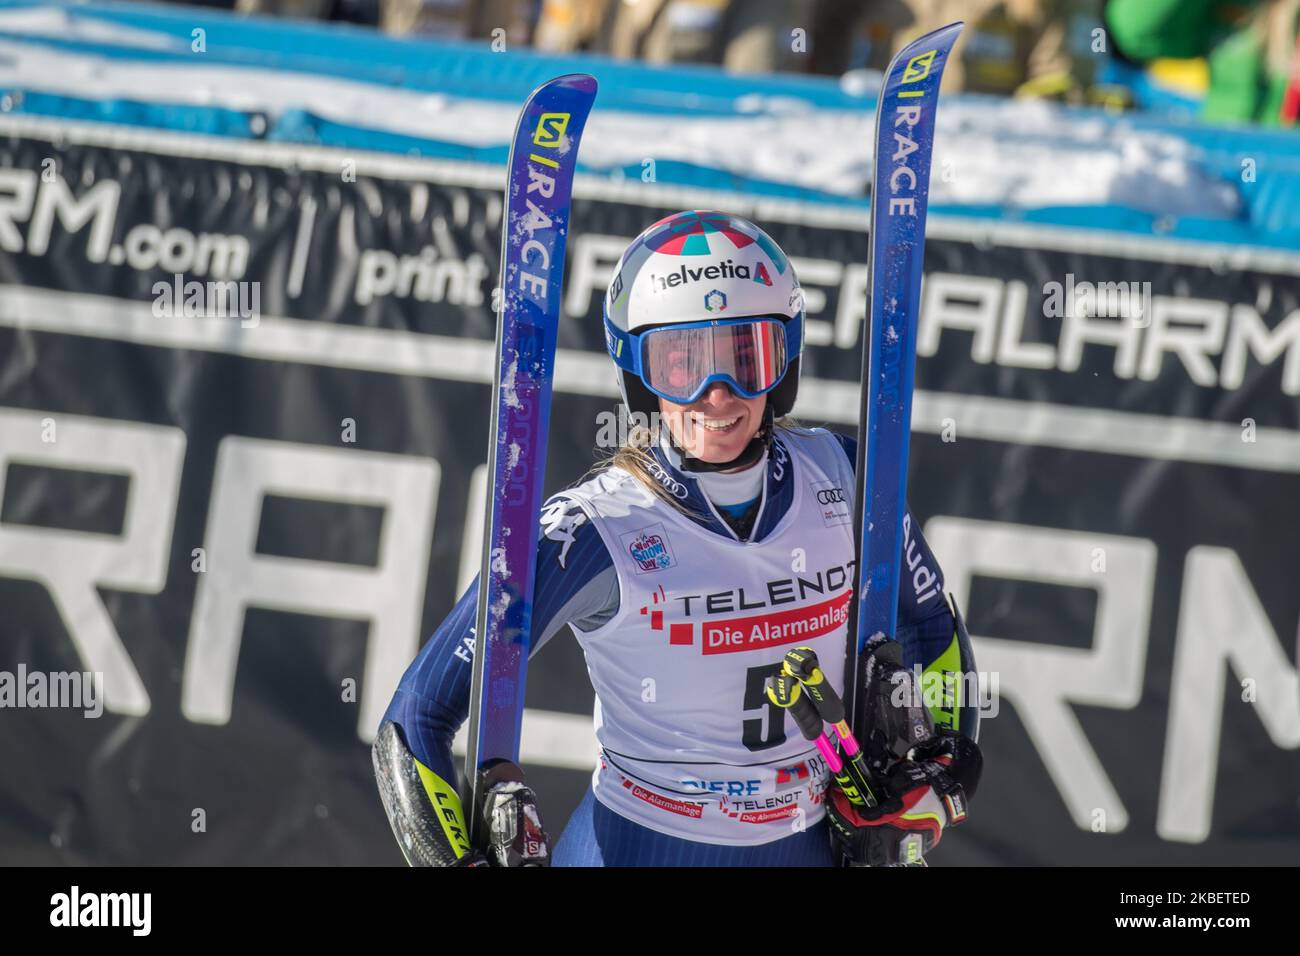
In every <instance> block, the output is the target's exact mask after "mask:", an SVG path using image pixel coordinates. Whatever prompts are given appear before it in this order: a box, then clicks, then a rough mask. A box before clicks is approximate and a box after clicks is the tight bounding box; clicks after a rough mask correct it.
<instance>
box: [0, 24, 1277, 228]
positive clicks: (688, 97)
mask: <svg viewBox="0 0 1300 956" xmlns="http://www.w3.org/2000/svg"><path fill="white" fill-rule="evenodd" d="M40 11H45V12H46V13H47V14H48V13H49V12H51V11H53V12H55V13H57V14H58V15H61V16H66V17H67V19H68V24H69V28H68V29H64V30H59V31H49V30H39V29H30V28H23V26H22V24H19V23H15V22H13V19H12V18H13V17H22V16H23V15H24V14H29V15H33V16H37V15H39V14H40ZM6 17H9V18H10V19H9V20H8V21H6ZM196 30H197V31H201V36H202V41H203V42H202V49H201V50H195V49H194V40H195V36H196V33H195V31H196ZM0 44H3V45H9V44H35V45H43V46H45V47H48V48H50V49H52V50H58V51H63V52H66V53H79V54H85V55H87V56H93V57H98V58H103V59H107V60H111V61H113V62H118V63H131V64H139V65H146V66H147V65H148V64H150V63H167V64H169V65H174V64H176V63H191V64H194V65H195V66H196V67H198V66H205V67H211V66H216V65H221V66H227V67H231V66H234V67H242V68H256V69H260V70H274V71H283V72H284V73H286V74H299V75H306V76H318V77H332V78H336V79H341V80H348V81H352V82H359V83H366V84H375V85H376V86H377V87H381V88H386V89H389V90H408V91H418V92H428V93H439V94H444V95H447V96H452V97H464V98H469V99H480V100H484V101H493V102H496V103H501V102H520V101H522V99H523V98H524V97H525V96H526V95H527V93H528V92H529V91H530V90H531V89H532V88H534V87H535V86H537V85H538V84H539V83H541V82H542V81H544V80H546V79H548V78H550V77H552V76H556V75H558V74H561V73H567V72H575V71H582V72H590V73H593V74H595V75H596V77H597V79H598V80H599V81H600V85H601V90H600V97H599V99H598V101H597V107H596V108H597V110H602V109H603V110H620V111H625V112H629V113H636V112H642V113H647V114H658V115H660V116H662V115H664V114H669V115H674V116H683V117H694V118H701V117H724V118H725V117H737V116H746V115H753V110H754V109H755V107H754V105H753V104H754V103H755V102H756V98H757V101H758V102H760V106H759V107H758V109H760V110H761V109H765V108H768V107H766V106H764V105H761V104H772V103H776V104H784V108H786V109H789V108H791V106H792V104H793V105H794V108H797V109H807V110H862V111H870V110H872V109H874V105H875V103H874V95H873V94H861V95H855V94H853V93H851V92H848V91H846V90H845V89H843V88H842V87H841V85H840V83H839V82H838V81H837V80H835V79H831V78H825V77H813V76H799V75H792V74H780V75H765V76H752V75H734V74H728V73H726V72H724V71H722V70H719V69H716V68H713V67H706V66H672V67H654V66H647V65H644V64H640V63H634V62H627V61H617V60H612V59H609V58H606V57H599V56H591V55H583V56H551V55H546V54H541V53H537V52H534V51H530V50H526V49H519V50H513V49H512V50H511V51H510V52H509V54H508V55H502V54H500V53H497V52H493V51H492V50H491V49H490V48H489V46H488V44H487V43H486V42H478V43H476V42H447V41H438V40H432V39H423V38H421V39H404V38H394V37H389V36H386V35H384V34H381V33H378V32H376V31H374V30H371V29H367V28H360V27H351V26H345V25H333V24H322V23H312V22H306V21H297V20H280V19H269V18H261V17H248V16H240V15H235V14H229V13H224V12H218V11H213V10H211V9H208V8H201V7H180V6H150V5H141V4H129V3H94V4H85V3H55V4H33V3H22V2H11V0H0ZM7 75H8V76H9V81H8V84H7V86H6V88H5V89H3V90H2V91H0V93H3V94H4V95H5V101H4V102H5V104H6V106H7V107H8V108H9V110H10V112H11V113H14V114H19V115H22V114H26V115H40V116H58V117H66V118H69V119H76V120H83V121H99V122H107V123H116V124H128V125H132V126H140V127H154V128H165V129H170V130H184V131H190V132H198V133H204V134H208V135H218V136H228V137H239V138H248V139H269V140H275V141H279V142H294V143H304V144H313V145H328V146H334V147H342V148H351V149H363V150H378V151H383V152H393V153H400V154H405V155H413V154H414V155H422V156H429V157H440V158H451V159H458V160H468V161H477V162H488V163H501V162H504V160H505V155H506V144H505V142H502V143H501V144H499V145H486V146H476V145H472V144H466V143H463V142H460V143H458V142H450V141H447V140H445V139H444V140H440V139H439V138H438V137H437V135H436V131H434V130H431V131H430V134H429V135H428V136H427V137H423V136H419V137H416V136H411V135H409V133H398V132H394V131H391V130H384V129H376V128H373V125H372V126H368V125H367V123H366V117H364V116H358V117H357V118H356V121H355V123H341V122H339V121H338V119H337V118H332V119H326V118H324V117H321V116H318V115H314V114H313V113H312V112H311V111H310V110H307V109H293V108H288V109H282V110H280V111H279V112H277V114H276V115H274V116H267V115H266V114H265V113H261V112H256V111H243V110H240V109H237V108H232V107H230V106H228V105H225V106H223V105H216V104H214V105H193V104H191V103H181V102H169V101H168V97H167V91H166V90H165V89H160V90H158V91H157V94H156V96H152V97H151V98H150V99H149V101H147V102H141V101H135V100H131V101H126V100H123V99H107V100H106V99H103V98H102V97H101V96H97V95H96V94H95V91H94V90H93V89H87V91H86V94H85V95H84V96H82V95H79V94H77V95H74V94H73V93H71V92H70V91H68V90H67V89H64V90H62V91H60V92H57V93H56V92H51V91H50V90H49V87H48V84H46V83H44V82H43V80H42V78H41V77H39V76H34V77H31V78H30V80H29V79H28V78H27V77H25V76H21V75H20V76H17V77H16V78H15V77H14V75H13V73H12V71H11V72H10V73H9V74H7ZM1060 109H1061V110H1062V115H1063V116H1065V117H1066V118H1071V117H1077V118H1078V119H1079V120H1081V121H1088V122H1099V121H1100V122H1103V123H1109V124H1113V125H1114V126H1115V127H1116V134H1115V135H1116V136H1117V137H1120V136H1124V135H1132V132H1133V131H1139V132H1146V133H1153V134H1161V135H1165V136H1169V137H1176V138H1178V139H1179V140H1181V141H1182V142H1184V143H1186V144H1187V145H1188V146H1189V147H1190V150H1189V156H1191V157H1192V162H1194V163H1195V165H1196V166H1197V168H1198V170H1199V172H1200V173H1201V174H1202V175H1203V177H1206V178H1208V179H1210V180H1213V181H1216V182H1220V183H1224V184H1227V185H1228V186H1230V187H1231V188H1232V189H1233V190H1235V192H1236V194H1237V195H1238V197H1239V200H1240V211H1239V213H1238V215H1237V216H1236V218H1234V219H1230V220H1224V219H1222V218H1216V219H1209V218H1206V219H1198V218H1193V217H1187V216H1184V217H1181V218H1179V217H1175V216H1171V215H1162V214H1161V213H1159V212H1158V211H1155V212H1153V211H1152V210H1150V209H1146V210H1137V209H1133V208H1128V207H1125V206H1123V205H1116V204H1110V205H1087V206H1052V207H1048V208H1023V207H1010V206H990V205H979V206H970V205H959V204H934V205H932V207H931V209H932V212H933V213H935V214H941V215H949V216H969V217H976V218H985V219H987V218H993V219H1012V220H1016V221H1021V222H1030V223H1043V224H1051V225H1057V226H1068V227H1079V228H1084V229H1105V230H1109V231H1125V232H1130V233H1135V234H1139V235H1154V236H1160V237H1163V238H1185V239H1189V240H1208V241H1214V242H1220V243H1225V242H1226V243H1236V244H1247V245H1255V246H1265V247H1273V248H1287V249H1296V248H1300V134H1297V133H1296V132H1289V131H1281V130H1266V129H1260V128H1256V127H1241V128H1230V127H1223V126H1212V125H1208V124H1204V123H1199V122H1195V121H1186V122H1179V121H1172V120H1169V119H1167V118H1159V117H1154V116H1143V115H1140V114H1126V115H1124V116H1122V117H1116V116H1111V115H1109V114H1106V113H1104V112H1101V111H1098V110H1090V109H1078V108H1069V107H1061V108H1060ZM1009 132H1014V131H1009ZM1063 148H1065V147H1063ZM1246 166H1248V167H1249V168H1250V169H1251V171H1252V173H1251V175H1249V176H1243V168H1244V167H1246ZM580 168H581V169H582V171H583V172H587V173H592V174H598V175H608V176H616V177H617V176H624V177H638V176H639V175H640V172H641V170H640V168H639V167H631V166H630V167H626V168H623V169H620V170H611V169H600V170H593V169H590V168H586V167H580ZM656 177H657V181H658V182H659V183H661V184H673V185H683V186H699V187H705V188H712V189H718V188H721V189H735V190H742V191H744V192H745V193H747V194H750V195H754V194H762V195H772V196H780V197H786V198H802V199H809V200H815V201H821V202H828V203H834V204H838V205H850V206H852V205H865V204H866V199H865V197H846V196H843V195H837V194H835V193H834V192H831V191H827V192H820V191H818V190H815V189H810V188H808V187H807V186H798V185H794V184H791V183H786V182H780V181H775V180H772V179H770V178H768V179H764V178H761V177H758V176H747V175H742V174H737V173H736V172H735V170H723V169H711V168H708V167H707V166H702V165H698V164H693V163H687V162H672V163H669V162H662V163H660V164H659V165H658V168H657V170H656Z"/></svg>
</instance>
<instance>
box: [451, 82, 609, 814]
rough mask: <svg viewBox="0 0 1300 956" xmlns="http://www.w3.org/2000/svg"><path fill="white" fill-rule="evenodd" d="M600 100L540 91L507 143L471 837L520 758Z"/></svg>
mask: <svg viewBox="0 0 1300 956" xmlns="http://www.w3.org/2000/svg"><path fill="white" fill-rule="evenodd" d="M595 98H596V80H595V78H593V77H591V76H588V75H587V74H585V73H573V74H569V75H567V76H561V77H557V78H556V79H554V80H551V81H550V82H548V83H544V84H543V85H542V86H539V87H538V88H537V89H536V90H534V91H533V93H532V95H531V96H529V98H528V101H527V102H526V103H524V107H523V110H522V111H521V112H520V114H519V124H518V126H516V128H515V136H514V140H513V142H512V144H511V147H510V160H509V166H508V169H509V174H508V175H509V178H508V179H507V181H506V193H505V204H504V210H503V217H502V220H503V221H502V233H501V269H500V272H499V273H498V275H499V280H498V281H499V282H500V287H501V295H500V300H499V302H500V306H499V307H500V312H501V314H500V320H499V322H498V324H497V334H496V353H497V374H496V379H495V381H494V382H493V385H492V430H491V432H490V437H489V440H488V474H489V475H490V476H491V478H492V484H491V486H490V490H489V493H488V501H487V507H486V516H485V522H484V533H483V560H482V565H481V569H480V573H479V592H478V613H477V618H476V623H475V628H474V634H475V639H474V674H473V678H472V684H471V690H470V709H469V743H468V753H467V754H466V757H465V779H466V787H467V789H468V791H469V794H468V795H469V800H468V801H467V803H466V805H465V811H466V817H467V820H468V824H469V828H470V838H471V840H475V838H476V837H477V835H478V831H479V830H480V828H481V825H482V821H481V820H480V819H479V818H478V816H479V815H478V811H477V808H478V806H479V802H480V799H481V785H482V781H481V778H480V773H479V771H480V769H481V768H482V767H483V766H484V765H485V764H487V763H489V762H492V761H496V760H507V761H510V762H511V763H517V762H518V760H519V731H520V724H521V723H522V721H523V710H524V680H525V676H526V671H527V666H528V651H529V647H530V645H531V642H532V633H531V624H532V609H533V575H534V571H535V570H536V569H535V564H536V554H537V533H538V513H539V511H540V509H541V503H542V478H543V476H544V474H545V471H546V441H547V429H548V426H549V424H550V418H551V377H552V373H553V371H554V365H555V343H556V337H557V334H558V331H559V324H560V291H561V285H562V283H563V278H564V249H565V240H566V239H567V237H568V231H569V201H570V198H571V194H572V188H573V173H574V168H575V167H576V165H577V159H578V143H579V141H580V140H581V138H582V130H583V127H584V126H585V125H586V122H587V114H588V113H589V112H590V111H591V105H592V102H593V101H594V100H595ZM494 301H495V299H494Z"/></svg>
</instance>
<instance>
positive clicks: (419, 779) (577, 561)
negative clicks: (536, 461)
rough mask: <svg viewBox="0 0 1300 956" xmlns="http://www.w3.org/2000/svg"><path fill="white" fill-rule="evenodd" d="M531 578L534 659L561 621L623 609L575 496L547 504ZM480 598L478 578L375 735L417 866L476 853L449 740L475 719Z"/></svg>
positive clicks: (385, 780) (385, 793)
mask: <svg viewBox="0 0 1300 956" xmlns="http://www.w3.org/2000/svg"><path fill="white" fill-rule="evenodd" d="M535 580H536V584H535V588H534V604H533V615H532V621H533V635H534V639H533V643H532V647H531V648H530V649H529V657H530V658H531V657H532V655H533V654H535V653H537V651H539V650H540V649H541V648H542V646H543V645H545V644H546V642H547V641H549V640H550V638H551V637H552V635H554V634H555V633H556V632H557V631H559V630H560V629H561V628H562V627H564V625H565V624H569V623H572V624H574V625H575V626H577V627H580V628H583V629H584V630H590V629H592V628H594V627H598V626H599V625H600V624H601V623H603V622H604V621H605V620H608V619H609V618H610V617H611V616H612V615H613V614H614V613H615V612H616V611H617V610H618V579H617V575H616V573H615V571H614V564H613V561H612V559H611V558H610V556H609V552H608V551H607V549H606V548H605V545H604V542H603V541H602V540H601V537H600V534H599V533H598V532H597V531H596V530H595V529H594V528H592V527H591V525H590V523H589V522H588V521H587V520H586V515H585V513H584V512H583V511H582V509H581V507H580V506H579V505H577V504H576V503H574V502H572V501H571V500H570V499H567V498H562V497H558V496H556V497H552V498H551V499H549V500H548V501H547V503H546V505H545V506H544V507H543V509H542V516H541V533H540V534H539V535H538V544H537V571H536V579H535ZM477 603H478V578H477V577H476V578H475V579H474V581H473V583H472V584H471V585H470V586H469V588H468V590H466V591H465V593H464V594H463V595H462V596H461V598H460V600H459V601H457V602H456V606H455V607H454V608H452V611H451V613H450V614H448V615H447V617H446V618H445V619H444V620H443V622H442V623H441V624H440V625H439V626H438V628H437V630H436V631H434V633H433V636H432V637H430V638H429V640H428V641H427V642H426V643H425V644H424V646H423V647H422V648H421V649H420V653H419V654H418V655H416V658H415V660H414V661H412V662H411V665H410V667H408V668H407V669H406V673H405V674H404V675H403V676H402V680H401V682H400V683H399V684H398V687H397V691H396V692H395V693H394V695H393V699H392V701H391V702H390V703H389V705H388V710H387V711H386V712H385V714H384V719H383V721H382V722H381V724H380V729H379V734H378V736H377V737H376V740H375V747H374V750H373V756H374V762H375V774H376V778H377V780H378V783H379V790H380V795H381V797H382V798H383V800H384V806H385V809H386V810H387V811H388V816H389V822H390V823H392V825H393V832H394V833H395V834H396V836H397V839H398V843H399V845H400V846H401V847H402V851H403V853H405V854H406V857H407V861H408V862H410V863H411V864H412V865H442V866H449V865H455V864H457V863H463V862H466V861H468V860H471V859H473V854H472V853H471V851H470V847H469V844H468V841H467V839H466V837H465V819H464V814H463V811H462V808H461V803H460V797H459V794H458V788H457V786H456V781H457V776H456V766H455V761H454V760H453V759H452V753H451V743H452V738H453V737H454V736H455V734H456V731H457V730H458V729H459V728H460V725H461V724H462V723H464V722H465V719H466V717H468V715H469V698H470V680H471V678H472V675H473V668H474V619H475V611H476V607H477Z"/></svg>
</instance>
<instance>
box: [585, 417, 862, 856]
mask: <svg viewBox="0 0 1300 956" xmlns="http://www.w3.org/2000/svg"><path fill="white" fill-rule="evenodd" d="M771 455H772V464H771V467H772V469H773V472H772V478H773V481H765V482H764V490H763V501H762V503H761V504H760V508H766V507H767V495H768V494H769V493H771V491H772V488H773V487H776V486H778V485H779V483H780V482H785V481H789V482H793V483H794V488H793V499H792V501H791V504H790V507H789V510H788V511H787V512H786V514H785V515H784V516H783V517H782V518H781V520H780V522H779V523H778V524H777V526H776V527H775V528H773V529H772V530H771V532H770V533H769V534H768V535H767V537H766V538H765V539H764V540H762V541H759V542H753V541H750V542H742V541H737V540H735V539H733V538H729V537H723V536H722V535H721V534H717V533H715V532H713V531H710V530H708V529H705V528H703V527H701V526H699V525H698V524H696V523H695V522H693V521H692V520H691V519H689V518H688V517H686V516H685V515H684V514H682V513H681V512H680V511H679V510H678V509H677V508H675V507H673V506H672V505H669V504H667V503H666V502H665V501H663V500H662V499H661V498H659V497H657V496H656V495H655V494H653V493H652V492H651V491H650V489H648V488H646V487H645V486H644V485H643V484H641V482H640V481H638V480H637V479H636V478H634V477H633V476H631V475H630V474H628V473H627V472H626V471H623V470H622V469H618V468H611V469H609V470H608V471H606V472H604V473H602V474H601V475H599V476H597V477H596V478H594V479H592V480H590V481H588V482H586V483H585V484H583V485H580V486H578V487H576V488H572V489H569V490H568V491H566V492H564V493H563V494H564V495H565V496H567V497H570V498H572V499H573V500H574V501H576V502H578V503H579V504H580V506H581V507H582V508H583V510H584V511H585V512H586V514H587V516H588V518H589V520H590V521H591V523H592V524H593V526H594V527H596V528H597V529H598V530H599V532H600V535H601V537H602V539H603V540H604V543H605V546H606V547H607V548H608V550H609V552H610V554H611V555H612V556H613V560H614V566H615V568H616V570H617V573H618V582H619V594H620V601H619V609H618V612H617V613H616V614H615V615H614V617H613V618H612V619H610V620H609V621H608V622H607V623H606V624H605V625H604V626H603V627H601V628H599V629H598V630H595V631H590V632H582V631H576V633H577V636H578V640H579V642H580V644H581V646H582V649H583V652H584V654H585V655H586V660H587V671H588V674H589V675H590V676H591V681H592V685H593V686H594V688H595V691H596V697H597V700H596V710H595V721H596V736H597V739H598V740H599V742H600V745H601V749H602V753H601V757H600V760H599V762H598V765H597V768H596V771H595V773H594V775H593V781H592V786H593V789H594V791H595V796H596V798H597V799H598V800H600V801H601V803H603V804H604V805H605V806H607V807H609V808H610V809H612V810H614V811H615V812H617V813H619V814H620V815H621V816H624V817H627V818H629V819H631V820H633V821H635V822H637V823H639V824H641V825H643V826H646V827H649V828H650V829H652V830H656V831H659V832H661V833H667V834H670V835H672V836H677V837H682V838H685V839H690V840H699V841H703V842H707V843H719V844H728V845H754V844H761V843H768V842H770V841H772V840H777V839H781V838H782V837H786V836H789V835H791V834H792V833H793V832H795V831H796V830H799V829H803V828H805V827H807V826H811V825H812V824H813V823H816V822H817V821H818V820H820V819H821V817H822V815H823V814H824V812H825V808H824V806H823V803H822V800H823V795H824V793H825V790H826V785H827V781H828V772H827V768H826V766H825V761H824V760H823V759H822V757H821V756H820V754H819V753H818V752H817V750H816V748H815V746H814V745H813V744H812V743H811V742H810V741H808V740H805V739H804V737H803V735H802V734H800V732H799V729H798V727H797V726H796V725H795V723H794V720H793V719H792V718H789V717H787V716H786V715H785V713H784V712H783V711H781V710H780V709H779V708H777V707H776V706H775V705H773V704H771V703H770V702H769V701H768V700H767V696H766V693H765V688H766V685H767V684H768V683H769V681H768V678H770V677H771V676H772V675H773V674H774V673H775V672H776V671H777V669H778V668H779V667H780V664H781V661H782V659H783V658H784V657H785V654H786V652H787V651H788V650H790V649H791V648H794V647H800V646H807V647H811V648H813V649H814V650H815V651H816V652H817V656H818V657H819V658H820V661H821V665H822V669H823V670H824V672H825V674H826V677H827V679H828V680H829V681H830V682H831V685H832V686H834V687H835V688H836V689H837V690H841V691H842V689H843V673H844V651H845V640H846V630H847V619H848V606H849V598H850V595H851V593H852V589H853V582H854V578H855V574H854V570H855V569H854V556H853V527H852V524H853V508H852V495H853V473H852V468H851V467H850V465H849V463H848V461H847V459H846V458H845V456H844V453H843V451H842V450H841V448H840V446H839V443H838V442H837V441H836V440H835V438H834V437H833V436H832V435H831V434H830V433H828V432H826V431H822V430H805V429H798V430H791V429H781V430H779V431H778V432H777V437H776V438H775V439H774V442H773V448H772V451H771ZM785 469H789V472H788V473H786V471H785ZM761 516H762V515H761V512H760V515H759V520H761ZM759 520H756V521H755V523H754V526H755V527H756V528H757V527H760V524H759Z"/></svg>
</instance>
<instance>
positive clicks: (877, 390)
mask: <svg viewBox="0 0 1300 956" xmlns="http://www.w3.org/2000/svg"><path fill="white" fill-rule="evenodd" d="M961 30H962V24H961V23H953V24H950V25H949V26H946V27H943V28H942V29H939V30H936V31H934V32H933V33H929V34H927V35H925V36H923V37H921V38H920V39H918V40H915V41H914V42H912V43H910V44H908V45H907V46H906V47H904V48H903V49H902V50H900V51H899V52H898V54H897V55H896V56H895V57H894V59H893V60H892V61H891V62H890V64H889V69H888V70H887V71H886V73H885V82H884V84H883V85H882V86H881V89H880V98H879V100H878V101H877V105H876V154H875V166H874V169H873V175H874V185H873V187H872V195H871V246H870V259H869V260H868V274H869V276H870V279H869V281H870V284H871V299H870V310H871V311H870V314H869V318H870V323H869V328H868V329H867V330H865V332H866V334H865V335H864V336H863V350H862V384H863V389H862V407H861V410H860V413H859V418H858V460H857V495H856V498H855V501H856V507H857V510H858V514H857V517H858V548H857V554H858V567H857V575H858V580H857V584H858V589H857V594H856V606H857V612H856V614H855V615H854V616H853V617H852V618H851V624H850V630H849V637H848V665H849V666H848V668H847V669H846V671H845V695H846V697H849V698H852V697H860V696H861V695H859V694H856V693H855V691H856V690H857V689H858V687H857V685H858V683H859V679H860V674H859V672H858V664H859V661H858V658H859V655H860V654H861V652H862V648H863V646H864V645H865V644H866V642H867V641H868V640H869V639H870V638H871V637H872V636H873V635H875V634H884V635H886V636H887V637H893V636H894V634H895V630H896V627H897V622H898V582H899V566H900V564H901V561H902V553H903V523H902V519H903V515H904V513H905V510H906V504H905V502H906V493H907V453H908V440H909V437H910V434H911V427H912V378H913V374H914V371H915V368H916V328H917V315H918V312H919V310H920V296H921V266H922V263H923V260H924V258H925V214H926V208H927V205H928V200H929V193H930V152H931V146H932V145H933V142H934V121H935V111H936V109H937V108H938V105H939V82H940V80H941V79H942V78H943V68H944V66H945V65H946V64H947V62H948V55H949V53H950V52H951V50H952V45H953V43H955V42H956V40H957V36H958V34H960V33H961ZM846 704H849V706H850V709H849V713H850V714H851V715H853V716H854V719H853V721H852V728H853V731H854V733H855V734H859V739H866V737H865V732H866V730H867V729H868V728H865V727H863V726H862V723H863V720H864V716H863V715H862V714H861V707H860V704H861V701H855V702H853V703H849V701H847V700H846ZM855 705H857V706H855Z"/></svg>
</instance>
